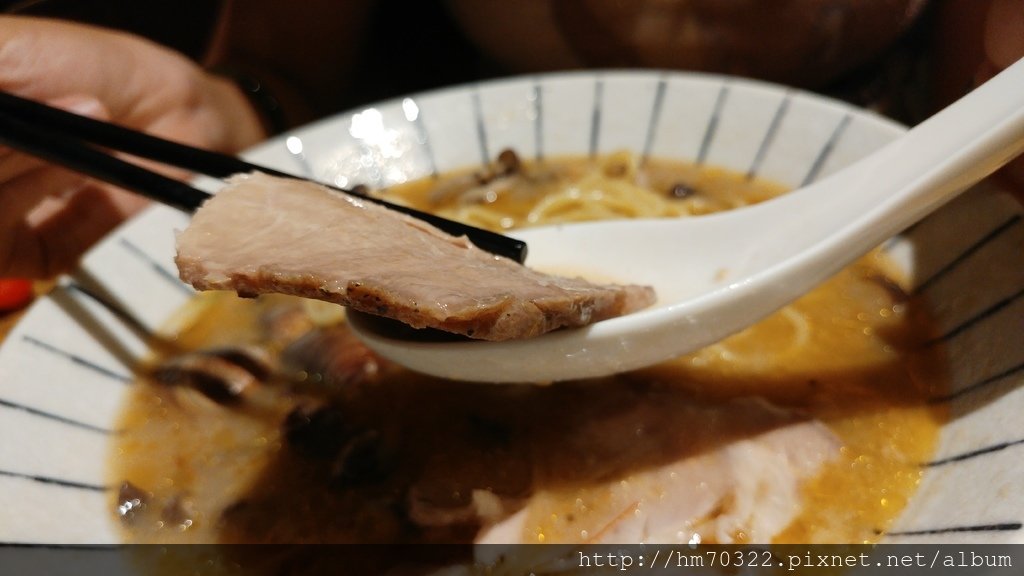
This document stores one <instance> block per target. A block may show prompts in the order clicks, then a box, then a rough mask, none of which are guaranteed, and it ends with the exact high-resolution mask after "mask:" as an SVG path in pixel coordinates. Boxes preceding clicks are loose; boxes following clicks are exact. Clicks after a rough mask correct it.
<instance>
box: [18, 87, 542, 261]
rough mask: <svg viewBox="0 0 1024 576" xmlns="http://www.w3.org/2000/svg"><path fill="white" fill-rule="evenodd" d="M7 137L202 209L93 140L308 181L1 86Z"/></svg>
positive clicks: (159, 197)
mask: <svg viewBox="0 0 1024 576" xmlns="http://www.w3.org/2000/svg"><path fill="white" fill-rule="evenodd" d="M0 143H3V144H5V145H7V146H10V147H11V148H16V149H19V150H21V151H23V152H26V153H28V154H31V155H33V156H39V157H41V158H44V159H46V160H49V161H50V162H53V163H56V164H60V165H63V166H65V167H68V168H71V169H72V170H75V171H78V172H82V173H85V174H88V175H89V176H92V177H94V178H97V179H99V180H103V181H105V182H109V183H111V184H114V185H116V186H119V187H123V188H126V189H128V190H131V191H133V192H136V193H139V194H142V195H144V196H147V197H149V198H152V199H154V200H156V201H158V202H162V203H165V204H168V205H171V206H174V207H176V208H180V209H183V210H186V211H189V212H191V211H194V210H195V209H196V208H198V207H199V205H201V204H202V202H203V201H204V200H205V199H206V198H208V197H209V195H208V194H207V193H206V192H203V191H201V190H197V189H195V188H192V187H191V186H189V185H187V184H185V183H183V182H180V181H178V180H174V179H172V178H168V177H166V176H163V175H160V174H157V173H155V172H151V171H149V170H146V169H144V168H141V167H139V166H136V165H134V164H131V163H129V162H125V161H123V160H120V159H118V158H116V157H113V156H111V155H109V154H106V153H105V152H103V151H101V150H99V149H96V148H94V147H93V145H95V146H102V147H104V148H110V149H113V150H119V151H121V152H125V153H127V154H130V155H132V156H136V157H139V158H146V159H149V160H155V161H157V162H160V163H162V164H167V165H169V166H177V167H179V168H184V169H186V170H189V171H191V172H194V173H197V174H205V175H208V176H213V177H216V178H225V177H227V176H231V175H232V174H238V173H243V172H253V171H259V172H264V173H267V174H271V175H274V176H282V177H287V178H297V179H301V178H299V177H298V176H295V175H292V174H287V173H285V172H281V171H279V170H275V169H273V168H268V167H265V166H259V165H257V164H252V163H250V162H246V161H245V160H242V159H241V158H237V157H235V156H229V155H227V154H219V153H217V152H212V151H209V150H203V149H200V148H195V147H192V146H187V145H185V144H179V143H177V142H172V141H170V140H164V139H163V138H158V137H156V136H152V135H150V134H145V133H142V132H138V131H135V130H131V129H128V128H125V127H123V126H118V125H116V124H112V123H108V122H103V121H100V120H96V119H93V118H87V117H85V116H79V115H77V114H73V113H71V112H67V111H64V110H60V109H58V108H53V107H50V106H47V105H45V104H41V103H39V102H34V101H32V100H27V99H24V98H20V97H18V96H15V95H13V94H10V93H8V92H3V91H0ZM321 184H323V183H321ZM323 185H324V186H328V187H330V188H333V189H335V190H340V191H342V192H345V193H347V194H351V195H354V196H359V197H360V198H364V199H366V200H368V201H371V202H375V203H377V204H380V205H382V206H385V207H387V208H389V209H392V210H396V211H398V212H402V213H404V214H407V215H409V216H412V217H414V218H417V219H419V220H423V221H425V222H428V223H430V224H432V225H434V226H436V227H437V228H440V229H441V230H444V231H445V232H447V233H449V234H453V235H456V236H463V235H464V236H466V237H467V238H469V240H470V241H471V242H473V244H475V245H476V246H478V247H479V248H481V249H483V250H486V251H488V252H491V253H493V254H497V255H499V256H504V257H506V258H510V259H512V260H515V261H517V262H523V260H525V258H526V243H524V242H522V241H520V240H516V239H514V238H510V237H508V236H504V235H502V234H498V233H495V232H491V231H489V230H484V229H481V228H476V227H474V226H469V225H467V224H463V223H461V222H455V221H453V220H448V219H446V218H442V217H440V216H436V215H434V214H429V213H426V212H421V211H419V210H415V209H412V208H409V207H406V206H400V205H397V204H392V203H390V202H386V201H384V200H381V199H379V198H374V197H372V196H367V195H365V194H360V193H358V192H354V191H352V190H344V189H341V188H337V187H336V186H331V185H329V184H323Z"/></svg>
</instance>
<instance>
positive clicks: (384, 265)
mask: <svg viewBox="0 0 1024 576" xmlns="http://www.w3.org/2000/svg"><path fill="white" fill-rule="evenodd" d="M176 262H177V265H178V270H179V273H180V275H181V278H182V280H184V281H186V282H188V283H190V284H192V285H193V286H194V287H196V288H197V289H200V290H234V291H236V292H238V294H240V295H242V296H255V295H258V294H262V293H269V292H278V293H284V294H293V295H297V296H303V297H308V298H316V299H320V300H326V301H330V302H336V303H338V304H343V305H345V306H349V307H352V308H354V309H357V310H360V311H363V312H367V313H370V314H376V315H379V316H386V317H389V318H393V319H395V320H398V321H400V322H403V323H405V324H408V325H410V326H412V327H414V328H436V329H440V330H444V331H446V332H453V333H456V334H462V335H465V336H469V337H471V338H477V339H483V340H509V339H515V338H529V337H533V336H538V335H540V334H543V333H545V332H548V331H551V330H555V329H558V328H563V327H576V326H583V325H586V324H589V323H592V322H597V321H599V320H604V319H606V318H610V317H613V316H618V315H622V314H628V313H630V312H633V311H635V310H638V309H640V308H643V307H646V306H648V305H650V304H651V303H652V302H653V301H654V292H653V290H652V289H650V288H648V287H643V286H634V285H629V286H617V285H600V284H593V283H590V282H587V281H585V280H582V279H571V278H562V277H557V276H551V275H548V274H543V273H540V272H537V271H534V270H530V269H529V268H526V267H524V266H521V265H519V264H517V263H515V262H513V261H511V260H508V259H506V258H501V257H497V256H494V255H491V254H488V253H487V252H484V251H482V250H480V249H478V248H476V247H475V246H473V245H472V244H471V243H470V242H469V241H468V240H467V239H466V238H457V237H454V236H450V235H448V234H445V233H444V232H441V231H439V230H437V229H436V228H434V227H432V226H430V225H428V224H426V223H424V222H422V221H420V220H416V219H414V218H411V217H407V216H405V215H402V214H399V213H397V212H395V211H393V210H388V209H386V208H383V207H380V206H377V205H375V204H373V203H370V202H365V201H363V200H360V199H358V198H355V197H352V196H349V195H346V194H343V193H340V192H336V191H333V190H330V189H328V188H325V187H323V186H319V185H316V184H313V183H310V182H305V181H300V180H291V179H285V178H277V177H272V176H268V175H265V174H258V173H253V174H246V175H239V176H235V177H233V178H232V179H231V180H230V181H229V184H228V186H226V187H225V188H224V189H223V190H221V191H220V192H219V193H217V194H216V195H215V196H214V197H213V198H212V199H210V200H208V201H207V202H206V203H205V204H204V205H203V206H202V207H201V208H200V209H199V211H198V212H197V213H196V214H195V216H194V217H193V219H192V223H191V225H190V226H189V227H188V228H187V229H186V230H184V231H183V232H181V233H180V234H179V236H178V254H177V258H176Z"/></svg>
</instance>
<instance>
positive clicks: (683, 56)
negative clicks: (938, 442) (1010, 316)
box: [0, 0, 1024, 278]
mask: <svg viewBox="0 0 1024 576" xmlns="http://www.w3.org/2000/svg"><path fill="white" fill-rule="evenodd" d="M25 4H27V5H29V6H30V7H33V6H36V5H37V4H42V5H44V6H45V5H47V4H46V3H39V2H29V3H25ZM50 4H57V3H56V2H54V3H50ZM64 4H72V5H75V6H78V7H79V12H82V13H84V16H89V15H94V14H95V13H96V12H97V10H95V8H96V6H100V5H104V6H108V7H109V5H111V4H122V3H119V2H107V3H98V2H97V3H88V2H87V3H85V5H86V6H91V7H92V8H93V10H89V9H83V8H82V4H80V3H64ZM123 4H124V6H125V7H124V8H123V10H134V11H135V12H136V13H140V14H137V16H138V17H139V19H141V20H143V21H149V23H150V28H151V30H149V32H150V33H148V34H145V36H144V35H142V34H141V33H139V30H135V33H133V32H126V31H124V30H119V29H118V28H130V26H118V25H113V26H111V25H108V24H105V23H104V25H103V26H96V25H92V24H84V23H81V22H76V21H73V20H75V19H82V18H74V19H72V18H70V17H67V16H64V17H62V18H52V17H45V18H40V17H36V16H26V15H24V13H18V14H13V15H12V14H8V15H4V16H0V89H2V90H6V91H10V92H13V93H15V94H17V95H20V96H24V97H28V98H32V99H36V100H40V101H43V102H46V103H49V104H51V105H55V106H59V107H62V108H65V109H68V110H72V111H74V112H76V113H79V114H83V115H87V116H91V117H94V118H101V119H105V120H110V121H113V122H116V123H119V124H123V125H126V126H128V127H131V128H135V129H139V130H143V131H146V132H150V133H153V134H156V135H159V136H162V137H165V138H170V139H172V140H177V141H181V142H185V143H188V144H192V145H196V146H201V147H204V148H209V149H213V150H217V151H221V152H228V153H235V152H238V151H240V150H242V149H244V148H246V147H248V146H251V145H253V144H255V143H257V142H259V141H260V140H262V139H264V138H266V137H268V136H270V135H272V134H274V133H276V132H279V131H281V130H284V129H286V128H288V127H291V126H296V125H299V124H301V123H304V122H307V121H309V120H312V119H314V118H316V117H320V116H323V115H326V114H330V113H333V112H337V111H339V110H341V109H343V108H346V107H350V106H354V105H357V104H359V103H364V102H368V101H373V100H377V99H380V98H384V97H391V96H395V95H398V94H401V93H404V92H409V91H415V90H420V89H425V88H431V87H435V86H438V85H441V84H446V83H453V82H461V81H469V80H477V79H481V78H486V77H490V76H497V75H502V74H510V73H520V72H528V71H541V70H555V69H570V68H584V67H588V68H600V67H612V66H614V67H625V66H629V67H661V68H677V69H691V70H704V71H712V72H723V73H734V74H741V75H746V76H752V77H758V78H764V79H767V80H773V81H779V82H784V83H788V84H791V85H795V86H800V87H803V88H808V89H813V90H818V91H821V92H824V93H827V94H832V95H836V96H839V97H843V98H846V99H848V100H851V101H853V102H855V103H857V104H861V105H871V106H875V107H876V108H878V109H880V110H881V111H883V112H885V113H890V114H892V115H894V116H897V117H900V119H903V120H909V121H914V120H916V119H920V118H921V117H924V116H926V115H927V113H928V112H930V111H932V110H934V109H935V108H936V107H937V106H939V105H941V104H944V103H947V102H949V101H951V100H953V99H955V98H956V97H957V96H959V95H961V94H963V93H964V92H966V91H968V90H969V89H970V88H971V87H972V86H974V85H976V84H977V83H979V82H981V81H983V80H984V79H985V78H986V77H988V76H990V75H992V74H993V73H995V72H996V71H998V70H1000V69H1002V68H1004V67H1006V66H1008V65H1009V64H1010V63H1012V62H1014V61H1015V60H1017V59H1018V58H1020V57H1022V56H1024V0H937V1H935V0H933V2H931V3H928V2H927V1H926V0H875V1H873V2H863V1H857V0H779V1H772V2H767V1H758V0H737V1H735V2H727V3H726V2H720V1H718V0H689V1H687V0H673V1H668V0H663V1H660V2H653V1H644V2H640V1H638V2H620V1H614V0H526V1H524V2H515V3H511V2H504V1H502V0H449V1H448V2H441V1H436V2H417V3H404V2H403V3H397V2H392V1H388V0H379V1H378V2H376V3H374V2H371V1H370V0H348V1H346V2H333V1H331V0H305V1H304V2H298V3H283V2H276V1H274V0H248V1H246V2H241V1H231V0H224V1H223V2H212V1H210V2H195V3H189V2H186V3H183V5H182V6H178V5H175V9H174V10H172V11H171V12H169V13H168V14H167V15H163V16H161V15H158V14H155V13H153V12H146V11H147V10H156V8H153V7H151V6H145V7H142V8H140V7H139V6H137V5H133V4H129V3H127V2H125V3H123ZM136 4H137V3H136ZM132 6H134V8H132ZM197 6H198V7H200V8H201V9H202V10H205V12H204V14H206V15H207V17H204V18H197V17H195V16H194V15H193V16H191V17H190V18H191V19H188V20H185V21H184V23H182V22H181V21H182V18H181V16H182V14H183V13H185V14H190V13H189V12H182V11H183V10H186V8H195V7H197ZM107 12H109V13H111V14H114V15H115V16H116V15H119V14H120V15H124V14H127V12H123V11H119V10H113V9H108V10H107ZM55 13H56V14H57V15H60V11H59V10H55ZM44 15H46V16H53V15H55V14H45V13H44ZM82 15H83V14H79V16H82ZM175 15H177V19H176V20H177V22H178V23H177V24H175V21H176V20H175V18H174V16H175ZM147 16H148V17H147ZM154 20H155V21H157V23H158V24H163V25H162V26H159V25H156V26H154V25H153V21H154ZM201 23H205V24H206V25H200V24H201ZM175 26H177V27H178V31H179V34H175V30H174V27H175ZM168 28H171V29H170V30H168ZM200 28H201V30H199V29H200ZM185 32H189V34H185ZM147 36H148V38H147ZM158 36H159V37H158ZM185 36H187V37H188V38H192V39H193V40H192V41H191V42H192V44H191V48H192V49H191V50H184V49H182V48H181V47H177V46H176V47H173V48H172V47H169V46H168V45H169V44H173V40H175V39H179V40H180V39H181V37H185ZM196 36H201V37H202V40H201V41H195V40H194V38H195V37H196ZM908 38H910V40H907V39H908ZM922 64H927V65H928V66H927V67H926V68H922ZM907 94H912V95H913V96H914V97H913V98H907V97H904V96H906V95H907ZM922 95H923V96H922ZM914 116H916V117H917V118H914ZM1006 176H1007V177H1009V178H1012V179H1015V182H1016V183H1017V184H1018V185H1021V188H1022V189H1024V162H1018V163H1017V164H1015V165H1014V166H1012V167H1010V168H1008V169H1007V170H1006ZM145 202H146V201H145V200H143V199H141V198H139V197H136V196H134V195H132V194H130V193H127V192H124V191H121V190H117V189H115V188H113V187H111V186H108V185H105V184H102V183H98V182H95V181H92V180H89V179H87V178H84V177H81V176H79V175H77V174H74V173H71V172H69V171H66V170H64V169H62V168H58V167H55V166H50V165H47V164H45V163H43V162H40V161H38V160H35V159H32V158H29V157H26V156H24V155H22V154H19V153H16V152H14V151H11V150H8V149H4V148H0V278H3V277H14V276H18V277H24V278H45V277H50V276H53V275H55V274H58V273H60V272H63V271H66V270H69V269H71V268H72V267H73V266H74V265H75V263H76V262H77V260H78V258H79V257H80V256H81V254H82V253H83V252H84V251H85V250H86V249H87V248H88V247H90V246H91V245H92V244H93V243H94V242H96V241H97V240H98V239H99V238H101V237H102V236H103V235H104V234H106V233H107V232H108V231H109V230H110V229H111V228H112V227H114V226H116V225H117V224H118V223H120V222H121V221H123V220H124V219H125V218H127V217H129V216H130V215H132V214H133V213H135V212H136V211H138V210H139V209H140V208H141V207H142V206H144V205H145Z"/></svg>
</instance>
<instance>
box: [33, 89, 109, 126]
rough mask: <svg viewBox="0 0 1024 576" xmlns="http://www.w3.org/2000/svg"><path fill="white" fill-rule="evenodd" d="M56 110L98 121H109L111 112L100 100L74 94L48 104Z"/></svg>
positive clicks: (50, 101)
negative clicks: (59, 109)
mask: <svg viewBox="0 0 1024 576" xmlns="http://www.w3.org/2000/svg"><path fill="white" fill-rule="evenodd" d="M47 104H49V105H50V106H53V107H54V108H61V109H62V110H67V111H68V112H73V113H75V114H78V115H79V116H88V117H89V118H95V119H97V120H109V119H110V110H108V109H107V107H106V106H104V105H103V102H100V100H99V98H96V97H95V96H89V95H87V94H72V95H69V96H61V97H59V98H54V99H52V100H49V101H48V102H47Z"/></svg>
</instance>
